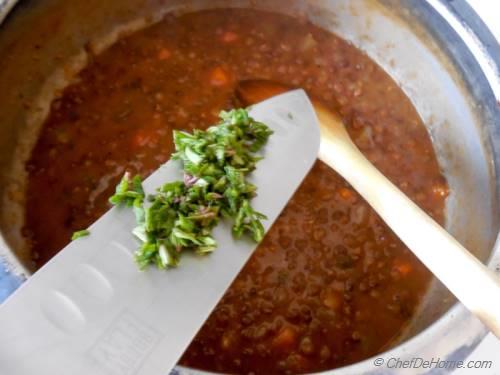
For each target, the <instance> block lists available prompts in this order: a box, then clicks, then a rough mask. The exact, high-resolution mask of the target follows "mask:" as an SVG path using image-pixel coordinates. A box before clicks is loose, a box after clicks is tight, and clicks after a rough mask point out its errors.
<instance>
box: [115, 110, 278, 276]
mask: <svg viewBox="0 0 500 375" xmlns="http://www.w3.org/2000/svg"><path fill="white" fill-rule="evenodd" d="M220 119H221V121H220V123H219V124H217V125H215V126H212V127H210V128H208V129H207V130H206V131H202V130H195V131H194V132H193V133H187V132H183V131H174V143H175V149H176V152H175V153H174V154H173V155H172V159H178V160H181V161H182V162H183V169H184V180H183V181H176V182H169V183H166V184H164V185H163V186H161V187H160V188H158V189H157V192H156V193H155V194H152V195H149V196H148V197H147V198H146V197H145V195H144V190H143V189H142V184H141V179H140V177H139V176H135V177H134V178H132V179H131V178H130V175H129V174H127V173H126V174H125V176H124V177H123V178H122V180H121V181H120V183H119V184H118V186H117V187H116V193H115V194H114V195H113V196H112V197H111V198H110V202H111V203H112V204H113V205H122V206H127V207H133V209H134V212H135V216H136V221H137V227H136V228H135V229H134V230H133V232H132V233H133V234H134V235H135V236H136V237H137V238H138V239H139V241H140V242H141V245H140V247H139V249H138V250H137V252H136V254H135V259H136V261H137V263H138V265H139V267H140V268H141V269H143V268H145V267H146V266H148V265H149V264H155V265H156V266H157V267H158V268H162V269H163V268H166V267H174V266H177V264H178V263H179V260H180V256H181V254H182V252H183V251H185V250H191V251H194V252H196V253H197V254H207V253H210V252H212V251H214V250H215V248H216V247H217V243H216V241H215V240H214V238H213V237H212V229H213V228H214V227H215V226H216V225H217V224H218V222H219V219H220V218H221V217H226V218H232V219H233V220H234V224H233V229H232V231H233V235H234V236H235V237H236V238H238V237H240V236H242V235H243V234H248V235H250V236H251V237H252V238H253V240H254V241H256V242H260V241H261V240H262V238H263V237H264V227H263V226H262V223H261V220H262V219H265V218H266V216H264V215H263V214H261V213H259V212H256V211H254V210H253V208H252V207H251V205H250V200H251V199H252V198H253V197H254V196H255V195H256V190H257V188H256V186H254V185H252V184H251V183H249V182H248V181H247V180H246V176H247V175H248V174H249V173H250V172H251V171H253V170H254V169H255V167H256V164H257V162H258V161H259V160H260V159H261V157H259V156H257V155H255V153H256V152H257V151H259V150H260V149H261V148H262V146H263V145H264V144H265V143H266V142H267V140H268V138H269V136H270V135H271V134H272V131H271V130H270V129H269V128H268V127H267V126H266V125H265V124H262V123H260V122H258V121H255V120H254V119H252V118H251V117H249V116H248V112H247V111H246V110H244V109H236V110H232V111H229V112H225V111H223V112H221V114H220ZM145 201H147V203H146V204H145Z"/></svg>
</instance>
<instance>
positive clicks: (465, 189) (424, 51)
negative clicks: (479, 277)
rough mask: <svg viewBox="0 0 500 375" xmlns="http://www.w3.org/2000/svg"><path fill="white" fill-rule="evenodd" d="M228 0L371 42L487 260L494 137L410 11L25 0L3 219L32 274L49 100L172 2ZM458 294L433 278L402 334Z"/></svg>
mask: <svg viewBox="0 0 500 375" xmlns="http://www.w3.org/2000/svg"><path fill="white" fill-rule="evenodd" d="M390 3H391V2H389V5H390ZM224 6H232V7H257V8H260V9H267V10H273V11H277V12H286V13H291V14H299V15H302V16H307V17H308V18H309V19H311V20H312V21H313V22H314V23H316V24H318V25H320V26H322V27H324V28H326V29H328V30H331V31H333V32H335V33H337V34H338V35H340V36H341V37H343V38H344V39H346V40H349V41H351V42H352V43H353V44H354V45H356V46H358V47H359V48H360V49H362V50H364V51H365V52H366V53H367V54H368V55H369V56H370V57H371V58H372V59H374V60H375V61H376V62H378V63H379V65H381V66H382V67H383V68H384V69H385V70H386V71H387V72H388V73H389V74H390V75H391V76H392V77H393V78H394V79H395V80H396V81H397V82H399V83H400V84H401V86H402V88H403V90H404V91H405V92H406V94H407V95H408V96H409V97H410V98H411V100H412V102H413V104H414V105H415V107H416V108H417V110H418V112H419V114H420V115H421V117H422V118H423V120H424V122H425V124H426V126H427V127H428V130H429V132H430V134H431V136H432V139H433V142H434V147H435V150H436V152H437V155H438V159H439V162H440V165H441V167H442V169H443V171H444V173H445V175H446V177H447V179H448V182H449V184H450V187H451V195H450V197H449V198H448V202H447V228H448V230H449V231H450V232H451V233H452V234H453V235H454V236H455V237H456V238H458V239H459V240H460V241H461V242H462V243H463V244H464V245H465V246H466V247H467V248H469V249H471V250H472V251H474V252H475V254H476V255H477V256H478V257H479V258H481V259H482V260H486V259H488V257H489V255H490V253H491V248H492V247H493V242H494V239H495V234H496V233H497V231H498V222H497V217H498V216H499V215H498V212H499V211H498V206H497V202H496V199H495V194H496V190H495V189H496V188H495V186H496V185H495V175H494V171H493V168H492V164H491V160H492V157H491V150H490V146H489V143H488V139H487V136H486V135H485V134H484V131H483V128H482V124H481V117H480V116H478V115H477V114H476V110H475V103H474V100H473V99H472V98H471V97H470V96H469V95H468V92H467V90H466V89H465V85H464V84H463V82H462V79H461V76H460V72H459V70H458V69H457V68H456V67H455V66H454V64H453V63H452V61H450V59H449V58H448V57H447V56H446V55H445V54H444V53H443V52H441V51H440V48H439V46H438V45H437V44H436V43H435V42H434V41H433V40H432V38H431V37H430V34H428V33H427V32H426V31H425V29H424V28H423V27H420V26H419V23H418V20H417V19H416V18H413V16H412V14H411V12H410V10H411V9H406V8H405V9H401V8H400V9H399V10H398V12H396V11H394V10H391V9H393V8H391V7H390V6H388V5H387V2H384V3H383V4H381V3H379V2H377V1H357V2H352V1H348V0H338V1H333V0H332V1H327V0H318V1H314V2H308V1H293V2H292V1H278V0H276V1H245V0H237V1H223V0H215V1H214V0H212V1H199V0H198V1H180V0H172V1H161V0H127V1H104V2H103V1H99V0H85V1H80V0H75V1H71V2H67V1H61V0H45V1H43V2H41V1H34V0H26V1H22V2H21V3H20V4H18V5H17V6H16V8H15V9H14V12H13V13H12V14H11V15H9V17H8V18H7V19H6V21H5V22H4V24H3V25H2V26H1V28H0V56H2V59H1V60H0V87H1V90H0V189H2V190H1V191H0V194H1V197H2V200H1V209H0V225H1V231H2V234H3V236H4V239H5V240H6V242H7V243H8V245H9V246H10V248H11V249H12V250H13V251H14V252H15V253H16V254H17V257H18V259H19V260H20V261H21V263H22V264H23V265H24V266H25V267H26V269H27V270H28V271H27V272H29V269H30V265H29V262H28V260H27V259H28V249H27V246H26V244H25V243H24V240H23V237H22V236H21V231H20V230H21V227H22V225H23V210H24V206H23V203H24V185H25V181H26V174H25V172H24V161H25V160H26V159H27V158H28V157H29V155H30V152H31V148H32V147H33V144H34V142H35V141H36V138H37V135H38V131H39V130H40V126H41V124H42V122H43V120H44V118H45V116H46V115H47V112H48V105H49V103H50V101H51V100H52V99H53V98H54V97H56V96H57V95H58V93H60V92H61V90H62V88H64V87H65V86H66V85H67V84H68V82H70V81H71V80H72V79H74V77H75V75H76V73H77V72H78V71H79V70H80V69H81V68H82V67H83V66H84V65H85V63H86V61H87V51H89V50H92V51H94V52H99V51H100V50H102V49H104V48H106V46H108V45H109V44H111V43H113V41H114V40H116V39H117V38H118V37H119V36H120V35H123V34H126V33H129V32H131V31H133V30H135V29H139V28H142V27H144V26H145V25H147V24H149V23H152V22H155V21H156V20H158V19H160V18H161V17H162V15H163V14H164V13H165V12H168V11H171V10H176V11H190V10H195V9H200V8H207V7H224ZM410 24H411V25H413V26H411V27H410V26H409V25H410ZM415 62H418V64H416V63H415ZM0 247H1V243H0ZM429 251H439V249H429ZM452 266H453V264H452V263H450V267H452ZM453 302H454V300H453V298H451V297H450V295H449V294H448V293H447V292H446V290H445V289H444V288H443V287H442V286H441V285H440V284H439V283H438V282H434V283H433V285H432V287H431V289H430V290H429V293H428V295H427V296H426V298H425V301H424V303H423V304H422V307H421V312H420V313H419V314H417V315H416V318H415V320H414V322H413V324H412V325H411V326H410V327H409V330H408V332H407V333H406V335H405V336H406V337H408V336H409V335H414V334H416V333H418V332H420V331H422V330H423V329H424V328H426V327H427V326H429V325H430V324H431V323H432V322H433V321H435V320H436V319H437V318H438V317H440V316H441V315H443V314H444V313H445V312H446V311H447V310H448V309H449V307H450V306H451V305H452V304H453ZM403 338H404V336H403V337H402V339H403Z"/></svg>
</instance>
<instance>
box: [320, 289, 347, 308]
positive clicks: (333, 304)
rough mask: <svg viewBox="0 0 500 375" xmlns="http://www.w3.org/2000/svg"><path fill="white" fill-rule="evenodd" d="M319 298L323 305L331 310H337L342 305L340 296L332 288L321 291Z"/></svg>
mask: <svg viewBox="0 0 500 375" xmlns="http://www.w3.org/2000/svg"><path fill="white" fill-rule="evenodd" d="M321 298H322V300H323V305H325V306H326V307H329V308H330V309H332V310H338V309H339V308H340V306H341V305H342V297H341V296H340V294H339V293H338V292H336V291H334V290H326V291H325V292H324V293H322V295H321Z"/></svg>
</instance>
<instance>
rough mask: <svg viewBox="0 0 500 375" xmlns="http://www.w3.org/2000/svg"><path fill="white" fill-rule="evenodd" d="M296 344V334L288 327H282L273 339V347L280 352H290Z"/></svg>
mask: <svg viewBox="0 0 500 375" xmlns="http://www.w3.org/2000/svg"><path fill="white" fill-rule="evenodd" d="M296 344H297V332H296V331H295V329H294V328H292V327H290V326H286V327H284V328H283V329H282V330H281V331H279V332H278V334H277V335H276V337H274V339H273V343H272V345H273V347H275V348H276V349H280V350H291V349H293V347H294V346H295V345H296Z"/></svg>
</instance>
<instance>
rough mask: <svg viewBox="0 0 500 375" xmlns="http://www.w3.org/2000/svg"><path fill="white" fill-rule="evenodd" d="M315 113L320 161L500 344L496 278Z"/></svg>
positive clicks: (499, 283) (337, 129)
mask: <svg viewBox="0 0 500 375" xmlns="http://www.w3.org/2000/svg"><path fill="white" fill-rule="evenodd" d="M317 112H318V118H319V119H320V123H321V138H322V139H321V146H320V152H319V158H320V159H321V160H322V161H323V162H325V163H326V164H328V165H329V166H331V167H332V168H333V169H335V170H336V171H337V172H338V173H339V174H340V175H342V176H343V177H344V178H345V179H346V180H347V181H348V182H349V183H350V184H351V185H352V186H353V187H354V189H356V190H357V191H358V193H359V194H361V196H363V198H365V199H366V201H367V202H368V203H369V204H370V205H371V206H372V207H373V208H374V209H375V211H376V212H377V213H378V214H379V215H380V216H381V218H382V219H383V220H384V221H385V222H386V223H387V225H388V226H389V227H390V228H391V229H392V230H393V231H394V233H396V235H397V236H398V237H399V238H400V239H401V240H402V241H403V242H404V243H405V244H406V246H408V248H410V249H411V250H412V251H413V253H414V254H415V255H416V256H417V257H418V258H419V259H420V260H421V261H422V262H423V263H424V264H425V265H426V266H427V268H429V270H430V271H431V272H432V273H433V274H434V275H436V276H437V277H438V278H439V279H440V280H441V282H442V283H443V284H444V285H445V286H446V287H447V288H448V289H449V290H450V291H451V292H452V293H453V294H454V295H455V296H456V297H457V298H458V299H459V300H460V301H461V302H462V303H463V304H464V305H465V306H466V307H467V308H468V309H469V310H470V311H471V312H472V313H474V314H475V315H476V316H477V317H478V318H479V319H480V320H481V321H482V322H483V323H484V324H485V325H486V326H487V327H488V328H489V329H490V330H491V331H492V332H493V333H494V334H495V335H496V336H497V337H498V338H500V280H499V278H498V276H497V275H495V273H494V272H493V271H491V270H489V269H488V268H487V267H486V266H484V265H483V264H482V263H481V262H480V261H479V260H478V259H477V258H475V257H474V256H473V255H472V254H471V253H470V252H469V251H468V250H467V249H465V248H464V247H463V246H462V245H460V243H458V241H457V240H455V239H454V238H453V237H452V236H451V235H450V234H448V232H446V231H445V230H444V229H443V228H442V227H441V226H440V225H439V224H438V223H436V222H435V221H434V220H433V219H432V218H431V217H429V216H428V215H427V214H426V213H425V212H424V211H422V210H421V209H420V208H419V207H418V206H417V205H416V204H415V203H413V202H412V201H411V200H410V199H409V198H408V197H407V196H406V195H405V194H403V193H402V192H401V191H400V190H399V189H398V188H397V187H396V186H395V185H394V184H392V183H391V182H390V181H389V180H388V179H387V178H386V177H385V176H384V175H382V173H380V172H379V171H378V170H377V169H376V168H375V167H374V166H373V165H372V164H371V163H370V162H369V161H368V160H367V159H366V158H365V157H364V156H363V154H362V153H361V152H360V151H359V149H358V148H357V147H356V146H355V145H354V143H353V142H352V141H351V139H350V138H349V136H348V135H347V133H346V132H345V130H344V129H343V125H342V124H341V125H342V128H340V127H339V126H337V127H335V126H330V125H331V123H330V122H332V121H334V122H335V121H339V120H338V119H336V118H333V119H332V118H331V117H330V118H325V116H328V115H327V114H326V115H325V113H321V112H319V111H317ZM330 116H331V115H330ZM325 122H328V124H325ZM327 125H328V126H327ZM342 132H344V133H345V134H342Z"/></svg>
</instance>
